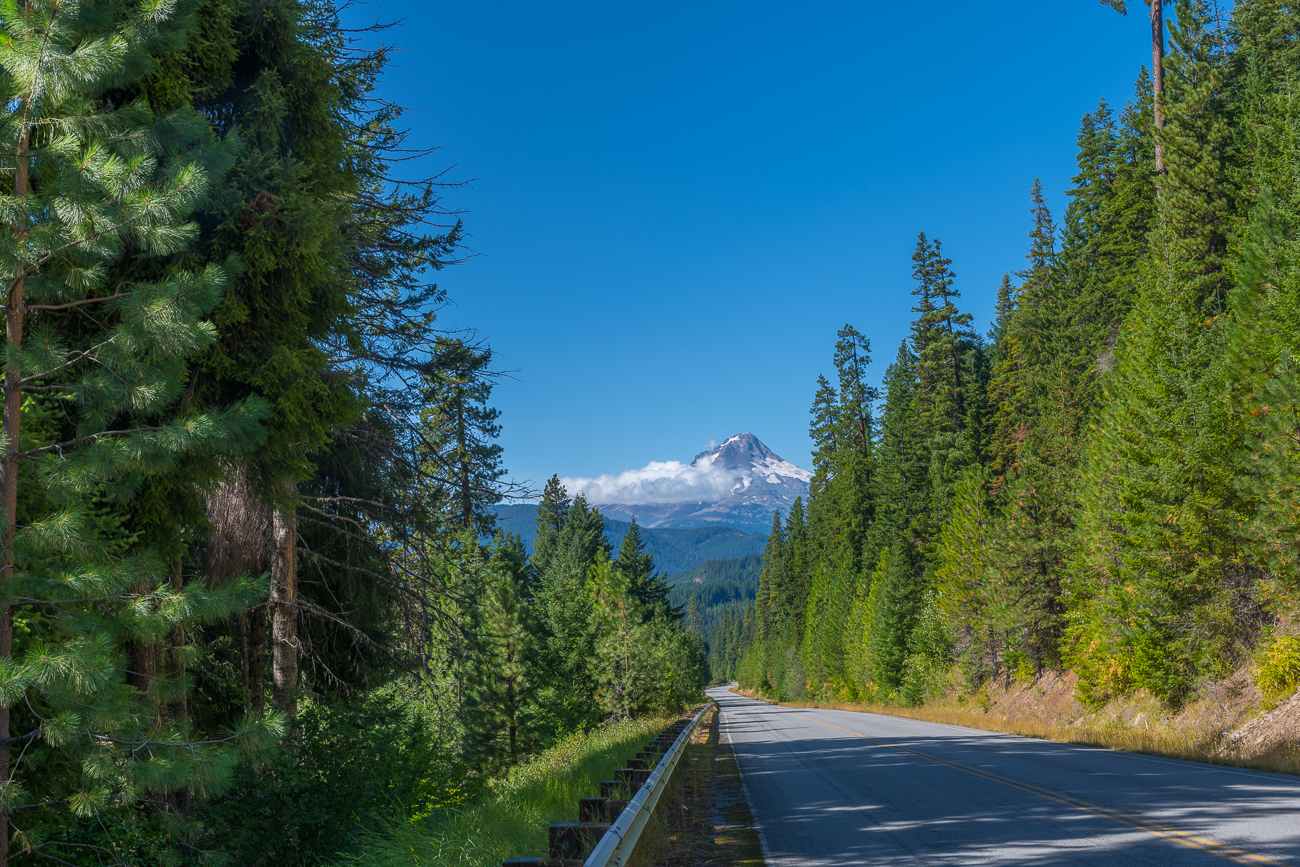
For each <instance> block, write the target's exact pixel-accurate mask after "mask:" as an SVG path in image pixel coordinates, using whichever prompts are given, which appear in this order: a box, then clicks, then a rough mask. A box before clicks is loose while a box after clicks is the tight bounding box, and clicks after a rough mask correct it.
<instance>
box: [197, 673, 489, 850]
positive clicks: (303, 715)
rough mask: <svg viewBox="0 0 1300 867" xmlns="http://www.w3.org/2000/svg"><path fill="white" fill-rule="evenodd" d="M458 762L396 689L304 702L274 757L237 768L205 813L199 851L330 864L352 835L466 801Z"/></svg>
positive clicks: (348, 846) (350, 844) (452, 747)
mask: <svg viewBox="0 0 1300 867" xmlns="http://www.w3.org/2000/svg"><path fill="white" fill-rule="evenodd" d="M455 754H456V745H455V744H454V743H447V742H444V741H443V739H442V738H440V736H439V735H438V733H437V732H435V731H433V730H431V729H430V727H429V724H428V722H427V721H426V720H425V719H424V718H423V717H422V716H421V715H420V713H419V711H418V709H417V708H416V706H415V704H414V703H413V702H411V701H409V700H407V697H405V696H404V695H403V694H402V692H401V691H400V690H397V689H394V688H384V689H380V690H376V691H374V692H372V693H370V694H369V695H367V696H366V697H364V698H362V699H352V700H351V701H343V700H339V699H335V700H325V701H313V702H308V703H306V704H305V705H304V706H303V708H302V710H301V711H300V713H299V715H298V718H297V720H296V721H295V722H294V724H293V727H292V728H291V729H290V731H289V734H288V735H287V736H286V738H285V739H284V741H283V743H282V745H281V749H280V751H279V752H278V753H277V754H276V756H275V757H274V758H273V759H271V760H270V761H268V762H266V763H264V764H261V765H256V766H255V765H250V764H247V763H244V764H243V765H241V766H240V768H239V770H238V771H237V774H236V781H235V785H234V787H233V788H232V789H231V791H230V792H228V793H227V794H226V795H224V796H223V797H221V798H220V799H219V800H217V801H215V802H212V803H210V804H207V805H205V806H204V807H203V808H202V810H203V814H204V815H203V820H204V824H205V825H206V826H207V829H208V833H209V834H210V835H212V839H211V841H210V846H207V847H205V848H212V849H217V850H220V851H221V852H222V853H223V854H224V855H225V856H226V857H227V858H228V859H229V863H231V864H238V865H240V867H261V865H266V867H272V865H274V867H291V865H300V864H315V863H318V862H320V861H321V860H325V859H330V858H334V857H337V856H338V855H340V854H342V853H344V852H347V851H349V850H350V849H351V848H352V847H353V846H354V844H355V843H356V842H357V838H358V833H359V832H358V829H359V828H364V827H373V826H374V825H376V824H380V823H382V822H385V821H387V820H390V819H393V818H401V819H403V820H405V819H407V818H409V817H412V816H418V815H423V814H427V813H429V812H431V811H433V810H435V809H438V808H441V807H445V806H446V805H448V804H451V803H456V802H458V801H460V800H464V799H465V798H466V797H467V796H468V794H469V792H467V791H466V790H465V786H466V783H465V782H464V780H465V778H466V774H465V773H464V769H463V768H461V767H460V766H459V764H458V763H456V761H455V760H454V758H453V757H454V756H455Z"/></svg>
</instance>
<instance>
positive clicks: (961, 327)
mask: <svg viewBox="0 0 1300 867" xmlns="http://www.w3.org/2000/svg"><path fill="white" fill-rule="evenodd" d="M912 262H913V269H912V277H913V279H914V280H915V281H916V286H915V288H913V290H912V294H913V295H915V296H916V297H917V299H918V300H917V302H916V304H915V306H913V308H912V310H913V311H914V312H915V313H916V314H917V317H916V320H915V321H914V322H913V324H912V346H913V350H914V351H915V353H916V378H917V388H918V391H919V396H918V407H919V409H920V415H919V421H920V424H921V431H922V436H923V437H924V439H925V450H926V454H927V457H928V458H929V461H930V472H929V480H930V484H931V486H932V489H933V497H932V499H931V504H932V507H933V509H934V512H933V513H932V514H924V515H921V516H919V519H920V520H921V521H923V522H926V523H927V529H926V530H925V531H924V532H925V534H926V535H927V536H929V535H930V534H932V533H933V532H936V531H937V526H938V523H940V522H941V521H942V518H943V514H944V510H946V509H947V506H948V503H949V501H950V500H951V499H952V491H953V486H954V485H955V484H956V480H957V478H958V476H960V474H961V471H962V470H963V469H964V468H965V467H966V466H967V465H968V464H969V463H970V462H971V461H973V460H974V459H975V455H974V454H972V453H970V450H969V445H970V441H969V439H968V438H967V436H966V425H967V421H968V417H969V412H970V406H969V403H970V401H971V394H970V392H971V391H972V389H973V387H974V385H975V368H974V361H975V346H976V343H977V338H976V337H975V335H974V333H973V332H972V331H971V327H970V325H971V315H970V314H969V313H961V312H959V311H958V310H957V306H956V304H955V303H954V302H955V300H956V299H957V298H959V297H960V295H961V293H959V292H958V291H957V289H956V288H955V287H954V285H953V282H954V275H953V273H952V270H951V268H950V266H951V264H952V260H951V259H948V258H946V257H944V256H943V250H942V246H941V245H940V243H939V242H938V241H934V242H931V241H930V240H929V239H928V238H926V236H925V233H924V232H922V233H921V234H920V236H919V237H918V238H917V242H916V252H915V253H914V254H913V255H912ZM931 522H933V527H930V526H929V524H930V523H931ZM927 541H928V539H927Z"/></svg>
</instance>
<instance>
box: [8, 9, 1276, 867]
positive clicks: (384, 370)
mask: <svg viewBox="0 0 1300 867" xmlns="http://www.w3.org/2000/svg"><path fill="white" fill-rule="evenodd" d="M1094 2H1095V0H1094ZM1102 2H1103V4H1104V5H1107V6H1111V7H1113V8H1114V9H1115V10H1116V12H1117V13H1120V14H1125V13H1129V14H1135V15H1136V14H1139V13H1140V14H1144V15H1145V14H1152V15H1153V17H1154V18H1155V19H1156V20H1157V21H1158V20H1159V18H1160V14H1161V11H1162V10H1167V11H1168V13H1169V14H1167V16H1166V17H1165V18H1164V20H1163V24H1162V27H1163V28H1164V29H1163V31H1162V30H1161V29H1160V28H1156V30H1155V32H1167V42H1166V41H1165V39H1164V38H1162V39H1160V40H1153V46H1152V62H1151V63H1149V64H1147V65H1146V66H1144V67H1142V69H1141V71H1140V73H1139V74H1138V75H1137V79H1136V81H1135V82H1134V85H1133V95H1132V98H1131V99H1130V100H1129V101H1128V102H1127V103H1126V104H1124V105H1122V106H1121V105H1110V104H1108V103H1107V102H1105V101H1102V102H1100V103H1099V104H1097V106H1096V108H1095V109H1094V110H1092V111H1090V112H1088V113H1087V114H1086V115H1084V117H1083V118H1082V122H1081V124H1080V127H1079V131H1078V135H1077V140H1076V143H1077V151H1076V152H1077V168H1076V170H1075V171H1074V174H1073V181H1072V186H1071V188H1070V189H1069V190H1068V191H1067V192H1066V194H1065V196H1064V198H1063V199H1062V200H1061V201H1059V202H1058V201H1054V200H1049V196H1048V194H1047V193H1046V192H1044V190H1043V188H1042V185H1041V184H1039V183H1038V182H1036V181H1035V182H1033V183H1032V187H1030V188H1029V189H1028V190H1027V191H1026V192H1027V195H1026V198H1025V215H1026V219H1025V223H1024V228H1025V230H1026V231H1027V237H1026V241H1025V250H1026V252H1025V257H1024V260H1023V261H1022V262H1019V263H1008V265H1009V266H1011V267H1010V269H1009V270H1008V272H1007V274H1006V275H1005V277H1004V278H1003V279H1002V283H1001V287H1000V288H999V289H998V293H997V308H996V317H995V319H994V321H993V322H992V325H991V327H990V328H988V330H987V332H985V331H984V330H983V325H982V324H977V322H976V317H975V315H974V314H973V313H972V312H970V311H969V310H965V311H964V310H963V302H962V294H961V293H962V289H963V288H964V287H963V284H962V281H961V279H960V277H959V276H958V274H959V272H960V270H961V263H960V262H954V261H952V259H951V258H950V257H949V255H948V254H947V253H946V251H945V248H944V245H943V240H942V239H941V238H936V237H932V236H931V235H929V234H927V233H926V232H924V231H922V232H920V233H919V234H918V235H917V237H916V243H915V250H914V252H913V254H912V257H911V274H912V282H911V285H910V287H904V286H898V287H887V288H880V287H876V288H874V289H873V290H872V291H890V292H904V291H907V290H908V289H909V288H910V292H911V295H912V297H913V299H914V300H913V302H912V311H913V312H914V319H913V321H912V323H911V328H910V331H909V333H907V334H906V335H903V336H902V340H901V341H900V342H899V343H898V345H897V346H896V347H894V346H892V345H890V346H887V347H884V348H883V349H882V348H881V347H879V346H876V347H873V346H872V345H871V343H870V341H869V340H868V338H867V335H866V334H865V333H864V332H865V328H866V326H865V324H864V323H856V324H847V325H845V326H844V327H843V328H842V329H840V330H839V333H838V340H837V341H836V342H835V344H834V346H833V347H831V346H828V347H826V349H827V354H828V356H829V359H828V361H829V362H830V364H831V366H830V367H829V368H828V374H827V375H826V376H822V377H821V378H819V379H818V380H817V381H816V382H815V383H809V385H810V387H811V395H810V397H811V410H810V416H809V424H808V430H809V434H810V437H811V441H812V449H813V461H814V466H813V476H812V481H811V483H810V486H809V493H808V496H807V497H806V498H804V499H800V500H798V501H796V502H795V503H794V505H793V507H792V508H791V509H789V510H788V513H786V512H777V513H776V514H775V515H774V516H773V520H772V524H771V529H770V533H769V534H768V536H767V540H766V544H767V547H766V550H765V551H764V553H763V554H762V556H761V558H758V557H757V555H754V554H747V555H746V556H745V557H737V558H724V559H712V560H705V561H704V562H703V563H702V565H697V566H696V567H695V569H694V570H693V571H692V572H690V573H686V574H689V575H690V576H692V578H691V580H692V581H695V582H697V583H701V584H702V586H706V587H707V588H708V595H707V598H701V596H700V595H699V594H697V593H694V592H693V591H692V590H691V585H690V584H689V583H683V584H680V585H678V586H673V585H672V582H670V581H669V580H668V577H667V576H665V574H664V573H663V572H662V571H661V569H660V568H659V567H657V566H656V563H655V558H654V557H653V556H652V554H651V553H649V551H648V550H647V547H646V543H645V540H644V538H643V536H642V531H641V530H640V529H639V528H638V527H637V525H636V523H635V521H634V522H633V523H632V524H631V527H630V529H628V530H627V532H626V534H625V535H623V536H622V537H621V542H620V544H618V545H617V547H615V546H613V545H611V544H610V541H609V538H608V536H607V530H606V518H605V516H604V515H602V514H601V512H600V510H599V508H598V507H597V506H596V505H593V504H592V503H590V502H588V501H587V499H585V498H584V497H583V496H581V495H574V494H572V493H571V492H570V491H566V489H565V487H564V485H562V484H561V481H560V478H559V477H558V476H553V477H552V478H551V479H550V481H549V482H546V483H545V484H544V487H541V489H539V490H533V489H530V488H528V487H527V486H526V485H524V484H519V483H515V482H513V481H511V476H510V475H509V473H508V472H507V468H506V466H505V456H504V454H503V449H502V446H501V445H500V444H499V442H498V439H499V437H500V435H501V425H502V421H501V417H500V414H499V412H498V410H497V409H496V408H495V407H494V403H493V389H494V386H495V385H496V384H497V383H498V382H499V381H500V378H501V377H502V376H504V375H508V371H505V370H503V366H502V364H501V363H500V360H499V356H498V354H497V353H496V352H495V351H494V349H493V348H492V347H491V346H489V345H488V343H487V342H486V341H485V340H482V339H480V337H479V335H478V334H477V333H476V332H474V331H468V330H460V329H456V328H452V327H450V326H448V325H447V324H446V323H445V322H444V321H443V318H440V315H441V314H442V313H443V310H444V308H445V307H446V306H447V305H448V304H450V303H452V302H453V301H454V298H453V297H452V295H453V294H454V293H449V292H447V291H445V290H444V289H443V288H441V286H440V284H439V282H437V279H443V280H444V282H445V276H446V269H454V268H456V267H459V266H461V264H462V263H463V261H464V260H465V259H466V258H468V257H469V256H471V255H472V252H471V251H470V250H469V249H468V246H467V241H466V238H467V228H466V225H465V224H464V223H463V221H462V215H461V214H460V213H459V212H457V211H455V210H453V209H452V208H450V207H449V206H447V205H445V204H444V199H445V197H446V196H447V194H448V191H449V190H450V189H451V188H454V187H456V186H457V185H458V183H459V182H460V180H461V179H458V178H456V177H455V176H454V172H452V171H450V170H449V171H448V172H447V173H444V174H438V175H434V176H432V177H423V176H420V175H419V174H413V171H414V169H413V168H412V167H413V166H416V165H427V164H428V162H427V160H426V161H425V162H420V160H421V159H424V158H427V157H429V156H430V155H431V154H434V152H435V145H436V144H437V143H436V142H424V141H414V140H412V139H411V138H410V137H409V136H408V134H407V132H406V131H405V130H406V126H405V120H404V117H403V111H404V109H403V108H402V107H401V106H399V105H397V104H395V103H394V102H393V101H391V100H390V99H389V98H388V97H387V96H386V95H385V91H384V84H383V76H384V73H385V70H386V69H387V68H389V67H390V66H391V64H392V63H393V56H392V50H391V49H389V48H386V47H384V45H385V37H384V33H385V29H386V25H384V24H376V25H374V26H373V27H371V28H370V29H368V30H362V31H357V30H349V29H347V28H346V27H345V26H344V24H343V23H342V22H341V19H340V15H341V9H342V8H345V7H346V5H347V4H346V3H343V4H340V3H336V2H334V0H0V89H3V92H4V93H5V97H6V98H5V99H4V100H3V102H2V103H0V175H3V180H2V182H0V187H2V189H0V212H2V213H0V271H3V273H4V276H5V284H6V286H5V290H4V293H5V294H4V296H3V302H2V306H3V312H4V325H5V348H6V352H5V355H4V360H3V364H4V368H3V374H2V376H3V383H4V389H3V411H2V418H0V516H2V517H3V520H0V867H7V865H8V864H9V863H11V861H12V862H15V863H31V864H36V863H49V864H52V865H53V864H63V865H77V867H83V865H84V867H91V865H95V867H98V865H109V864H113V865H145V864H149V865H152V864H167V865H177V867H189V865H195V867H197V865H213V867H218V865H226V864H239V865H249V867H258V865H299V864H304V865H305V864H330V863H345V862H346V859H348V858H349V857H353V856H355V853H356V851H357V850H356V846H357V845H359V844H358V841H359V840H362V838H363V837H364V835H363V834H361V833H359V831H358V829H359V828H360V829H371V831H374V832H375V833H382V829H383V828H384V827H386V825H385V823H391V822H396V823H397V824H398V825H399V826H401V827H405V826H404V825H402V823H403V822H408V823H414V822H417V821H420V820H423V819H425V818H427V817H429V816H436V815H442V813H440V811H443V812H444V813H445V812H446V811H453V810H455V809H457V808H459V807H460V806H462V805H466V804H471V803H474V802H475V799H476V798H479V797H480V796H483V795H484V793H490V792H492V791H496V789H494V788H493V787H494V786H500V785H501V781H502V780H506V779H508V778H509V777H510V775H511V774H512V773H513V772H514V771H515V770H516V769H518V768H519V767H521V766H523V765H526V764H527V763H528V762H529V761H532V760H535V759H536V757H538V756H539V755H544V754H546V751H547V750H551V749H556V748H558V747H557V745H559V746H560V747H562V746H563V745H565V744H568V743H572V739H573V738H575V737H579V738H580V737H583V736H586V735H589V734H591V733H593V732H599V731H607V730H614V731H615V732H616V733H617V732H619V731H624V729H619V728H618V727H619V726H624V727H625V728H626V730H628V731H631V730H632V729H633V728H635V727H636V726H642V727H643V728H644V729H645V731H649V730H650V728H651V727H652V726H651V724H650V723H647V722H645V720H647V719H658V718H664V717H668V716H671V715H675V714H676V713H678V712H679V711H681V710H682V709H684V708H687V707H690V706H693V705H698V704H699V703H700V702H701V701H702V700H703V699H702V690H703V688H704V687H705V686H706V685H707V684H709V683H722V682H726V681H730V680H733V679H734V680H737V681H739V683H740V685H741V686H742V687H744V688H746V689H748V690H751V691H752V692H754V693H756V694H759V695H762V696H765V697H767V698H769V699H774V700H786V701H816V700H827V701H844V702H870V703H875V704H877V705H919V704H923V703H925V702H927V701H929V700H931V699H934V698H936V697H938V696H941V695H944V694H945V693H949V692H951V691H953V690H955V689H960V690H964V691H966V692H968V693H973V692H976V691H978V690H979V689H980V688H981V687H983V686H985V685H988V684H1009V683H1012V682H1016V681H1019V682H1030V681H1032V680H1033V679H1034V678H1036V677H1039V676H1041V675H1043V674H1044V673H1045V672H1057V673H1066V672H1068V673H1071V674H1072V676H1073V677H1075V678H1077V681H1075V682H1076V684H1077V685H1076V686H1075V696H1076V698H1077V699H1078V701H1080V702H1082V703H1083V704H1084V705H1086V706H1088V707H1102V706H1104V705H1106V704H1107V702H1110V701H1111V700H1113V699H1116V698H1120V697H1124V696H1130V695H1134V694H1136V693H1140V692H1141V693H1144V694H1146V695H1149V696H1153V697H1154V698H1155V699H1157V700H1158V701H1159V702H1160V703H1161V704H1162V705H1163V706H1164V707H1165V708H1168V709H1171V710H1176V709H1178V708H1180V707H1183V706H1186V705H1187V704H1188V703H1189V702H1192V701H1193V700H1195V699H1196V698H1197V697H1198V696H1199V695H1200V694H1201V693H1202V691H1203V690H1205V689H1206V687H1207V685H1208V684H1212V683H1214V682H1216V681H1219V680H1222V679H1223V678H1225V677H1227V676H1228V675H1230V674H1231V673H1233V672H1235V671H1240V670H1243V668H1245V667H1250V670H1251V671H1252V672H1254V673H1255V674H1254V675H1253V676H1254V677H1256V679H1257V682H1258V687H1259V689H1260V690H1261V691H1262V692H1263V694H1264V695H1266V696H1270V697H1272V698H1274V699H1280V698H1282V697H1284V696H1288V695H1291V694H1292V693H1294V692H1295V691H1296V689H1297V688H1298V687H1300V360H1297V359H1296V358H1295V357H1294V356H1295V355H1298V354H1300V9H1297V8H1294V7H1293V6H1292V5H1288V4H1286V3H1283V2H1282V0H1237V2H1235V3H1234V4H1232V5H1231V8H1229V7H1228V5H1227V4H1223V3H1215V2H1213V0H1168V2H1164V0H1154V2H1155V6H1154V7H1151V4H1150V2H1148V3H1147V4H1145V5H1144V4H1142V3H1132V4H1127V5H1126V4H1125V2H1124V0H1102ZM1162 2H1163V5H1162ZM1088 5H1090V6H1091V5H1093V4H1092V3H1089V4H1088ZM1130 7H1131V8H1130ZM381 14H382V11H381ZM1107 14H1109V13H1107ZM1031 171H1032V169H1031ZM1031 180H1032V178H1031V177H1027V178H1026V184H1029V183H1030V181H1031ZM468 219H472V217H470V218H468ZM917 228H918V229H921V228H924V227H917ZM1017 231H1019V228H1017ZM904 255H906V254H905V253H904ZM990 288H991V287H990ZM557 351H559V350H557ZM873 351H874V352H875V354H876V357H875V358H873ZM882 352H883V353H885V356H884V357H883V358H881V357H880V354H881V353H882ZM873 363H875V364H876V365H882V364H883V365H884V366H885V368H886V369H885V373H884V376H883V379H880V378H878V377H876V375H875V370H877V369H878V368H872V367H871V365H872V364H873ZM876 383H880V384H879V385H877V384H876ZM801 424H802V422H801ZM805 477H806V476H805ZM521 500H526V501H538V505H537V512H536V536H535V538H531V539H530V541H529V543H528V544H525V541H524V540H523V539H522V538H521V537H520V536H519V535H518V534H515V533H508V532H505V531H503V530H502V529H500V528H499V527H498V526H497V515H498V512H497V509H498V506H500V505H501V504H503V503H509V502H511V501H521ZM747 538H751V539H755V544H754V548H756V547H757V546H758V545H760V544H762V540H761V538H756V537H747ZM754 548H751V549H749V550H751V551H752V550H754ZM714 556H718V555H714ZM661 565H662V564H661ZM755 571H759V573H760V577H759V579H758V588H757V599H756V600H752V601H751V599H750V595H749V594H751V593H753V583H752V582H753V574H754V572H755ZM704 582H708V583H707V584H705V583H704ZM611 727H612V728H611ZM627 727H631V728H627ZM644 733H645V732H644V731H642V729H640V728H636V729H635V734H634V735H628V736H627V737H629V738H631V740H636V738H641V737H642V735H643V734H644ZM630 742H631V741H629V743H630ZM448 814H449V813H448ZM375 829H379V830H375ZM403 857H405V856H403ZM340 859H342V860H340ZM498 860H499V859H498ZM351 863H364V859H362V860H361V861H353V862H351ZM394 863H397V862H396V861H395V862H394ZM402 863H424V862H416V861H405V862H402ZM428 863H431V864H432V863H435V862H434V861H429V862H428ZM436 863H443V862H441V861H438V862H436ZM447 863H450V862H447ZM458 863H459V862H458ZM464 863H469V862H464ZM475 863H477V862H475Z"/></svg>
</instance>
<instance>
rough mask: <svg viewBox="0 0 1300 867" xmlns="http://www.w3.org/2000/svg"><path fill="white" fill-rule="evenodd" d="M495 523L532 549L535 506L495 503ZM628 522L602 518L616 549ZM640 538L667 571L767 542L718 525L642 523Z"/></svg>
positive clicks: (749, 550)
mask: <svg viewBox="0 0 1300 867" xmlns="http://www.w3.org/2000/svg"><path fill="white" fill-rule="evenodd" d="M497 526H498V527H499V528H500V529H502V530H505V531H506V532H509V533H517V534H519V536H520V537H521V538H522V539H523V540H524V544H525V545H526V546H527V547H528V550H529V552H530V553H531V552H532V549H533V540H534V539H535V538H536V537H537V506H535V505H531V504H526V503H525V504H515V505H507V506H497ZM630 526H631V524H630V523H629V522H626V521H618V520H614V519H613V518H609V517H606V518H605V537H606V538H607V539H609V543H610V544H611V545H613V546H614V548H615V549H616V550H617V548H618V546H619V545H620V544H621V543H622V541H623V537H624V536H626V535H627V531H628V528H629V527H630ZM641 538H642V539H644V540H645V545H646V551H648V552H649V553H651V554H653V555H654V557H655V569H656V570H657V571H659V572H663V573H666V574H668V575H676V574H677V573H679V572H685V571H687V570H688V569H693V568H694V567H696V566H699V565H700V564H701V563H703V562H705V561H706V560H717V559H722V558H732V557H743V556H745V555H746V554H756V553H761V552H762V550H763V547H764V546H765V545H766V544H767V538H766V537H765V536H762V535H759V534H756V533H746V532H744V531H742V530H738V529H736V528H735V527H727V526H717V525H714V526H705V527H692V528H680V529H671V528H669V529H647V528H646V527H642V528H641Z"/></svg>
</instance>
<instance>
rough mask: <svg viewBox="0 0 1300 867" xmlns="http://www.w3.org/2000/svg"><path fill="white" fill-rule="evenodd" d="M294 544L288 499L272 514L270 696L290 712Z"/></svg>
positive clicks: (294, 668) (294, 658) (294, 684)
mask: <svg viewBox="0 0 1300 867" xmlns="http://www.w3.org/2000/svg"><path fill="white" fill-rule="evenodd" d="M293 490H294V488H293V484H292V483H290V484H289V492H290V493H292V492H293ZM297 548H298V516H297V512H296V511H295V505H294V503H293V502H292V500H290V501H289V502H286V503H284V504H283V505H281V506H280V507H279V508H277V509H276V510H275V513H274V514H273V515H272V516H271V691H272V696H271V699H272V701H273V702H274V703H275V706H276V707H277V708H279V709H280V710H283V711H284V712H285V713H287V714H289V715H290V716H293V715H294V714H296V713H297V692H298V570H297V562H296V557H295V555H296V553H297Z"/></svg>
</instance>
